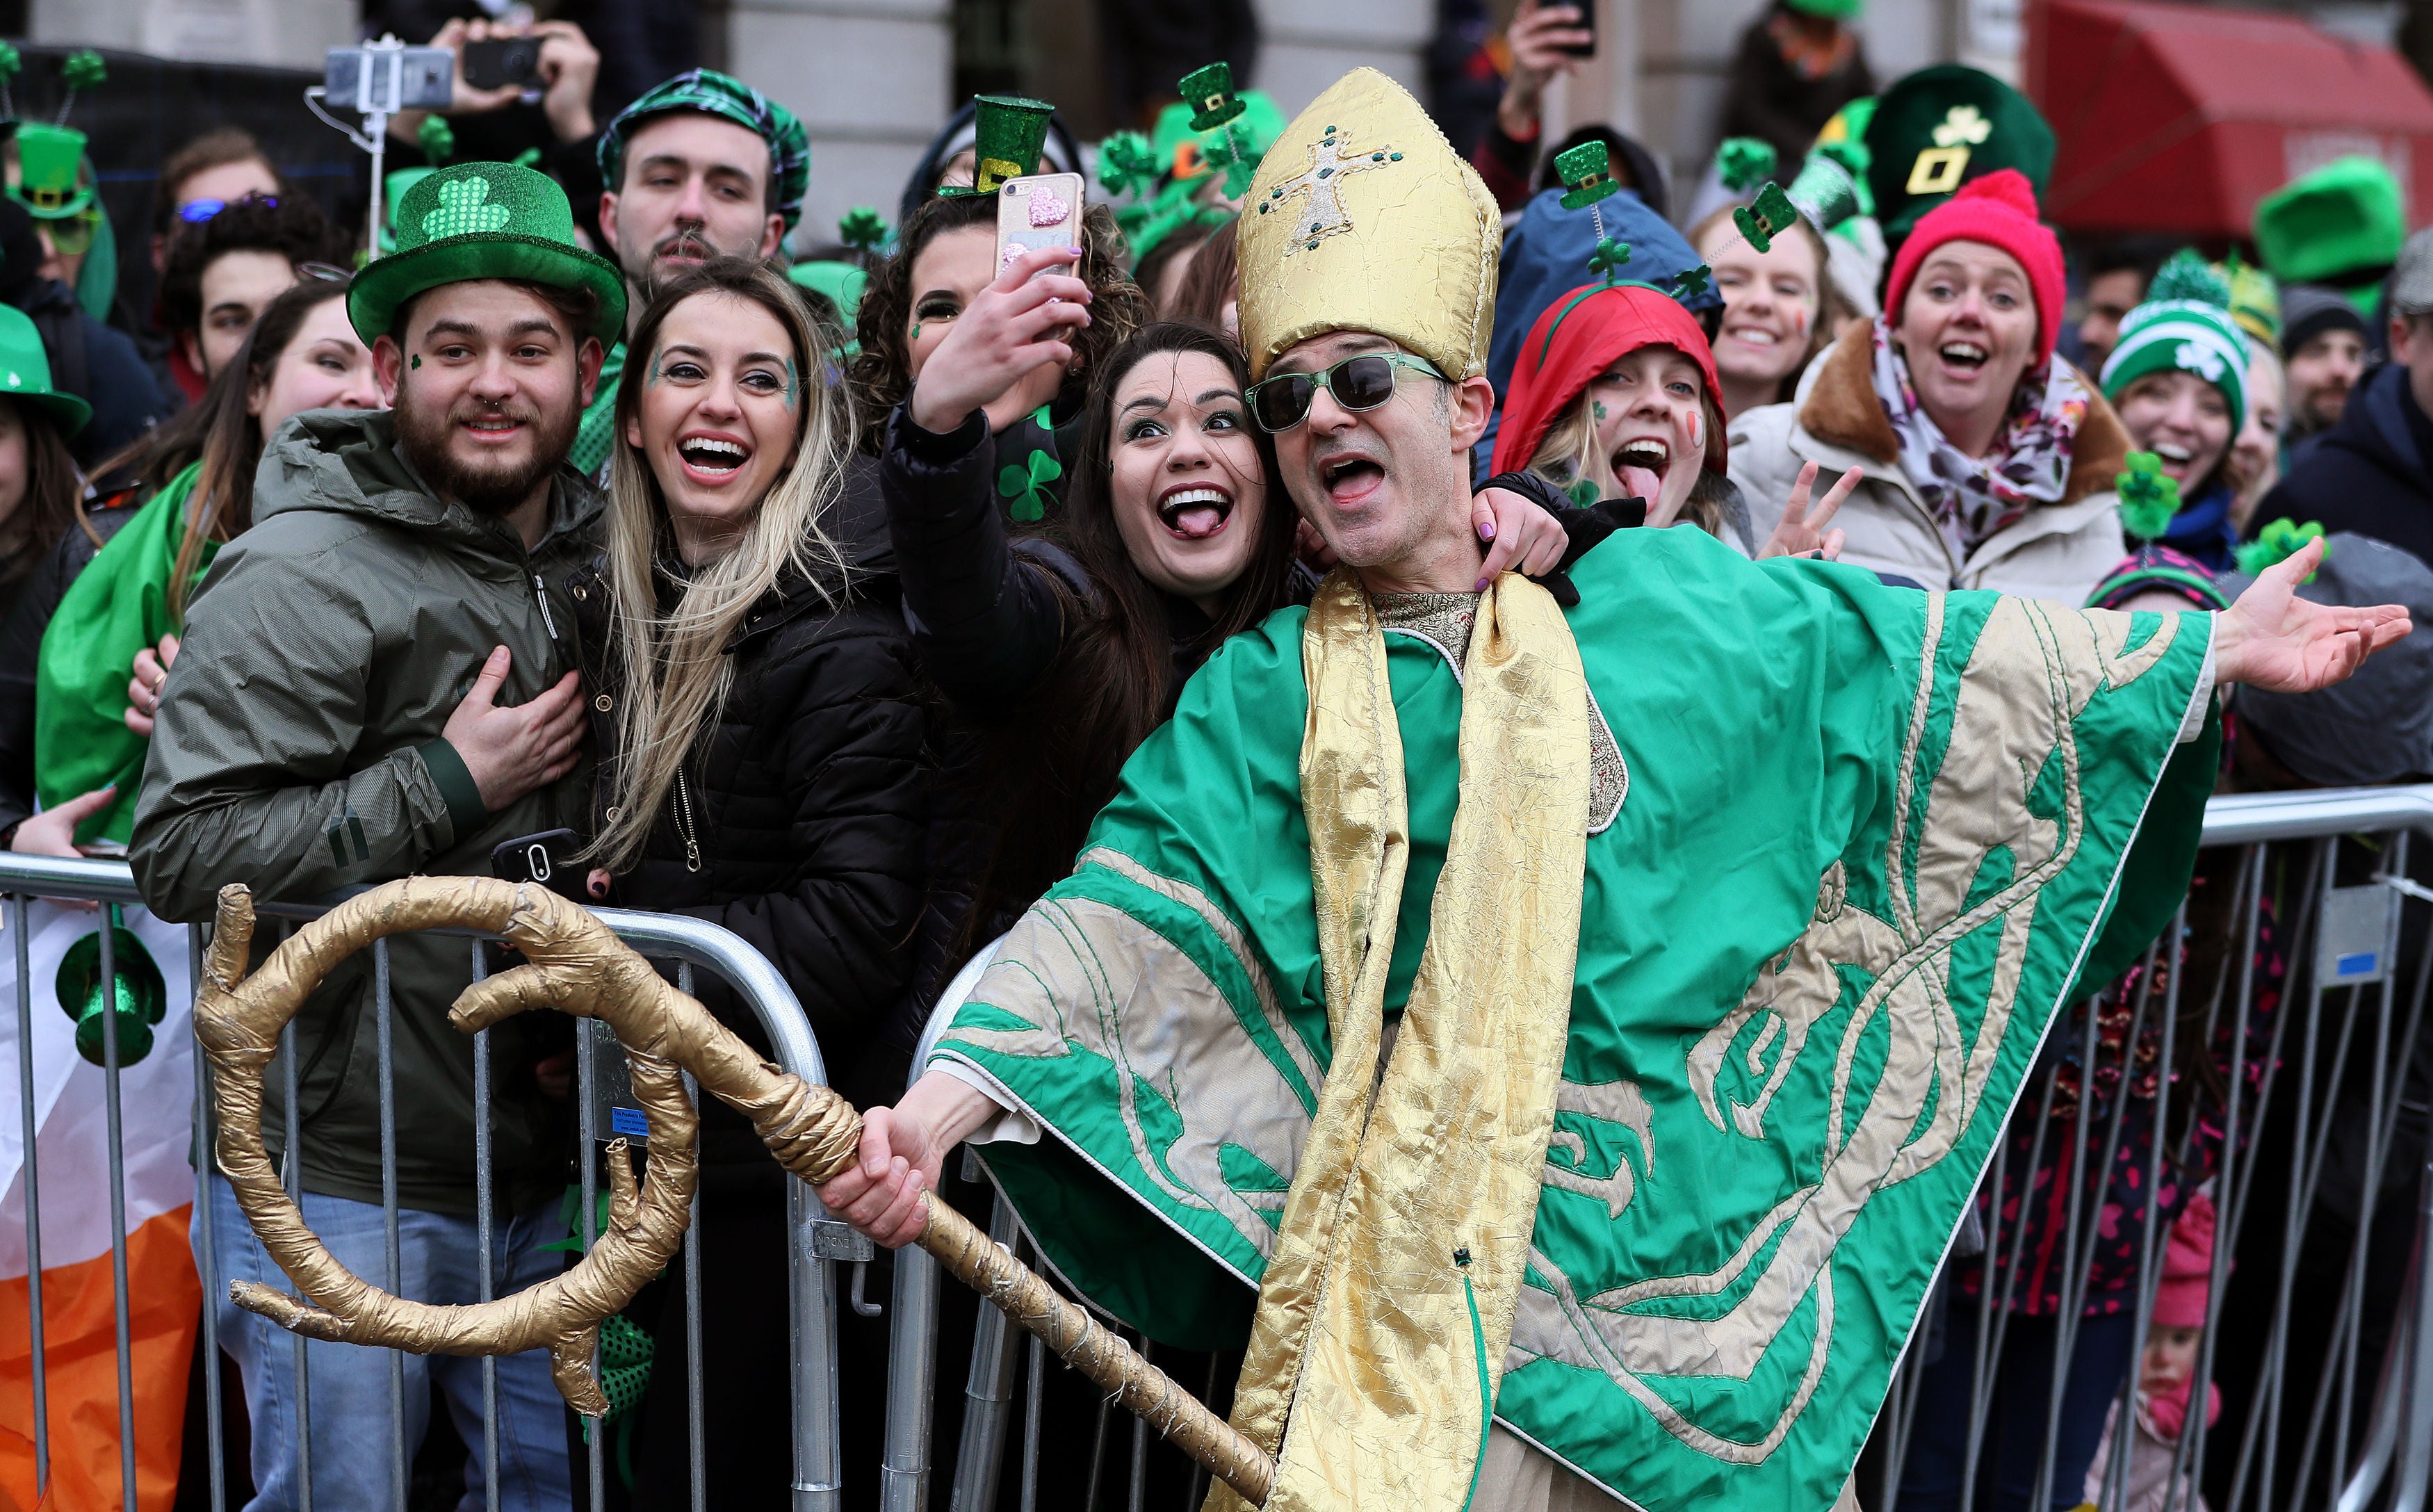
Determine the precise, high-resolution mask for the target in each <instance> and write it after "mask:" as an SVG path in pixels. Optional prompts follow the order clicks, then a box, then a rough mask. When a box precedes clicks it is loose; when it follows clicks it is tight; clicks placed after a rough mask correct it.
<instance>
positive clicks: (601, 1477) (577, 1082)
mask: <svg viewBox="0 0 2433 1512" xmlns="http://www.w3.org/2000/svg"><path fill="white" fill-rule="evenodd" d="M576 1033H577V1040H576V1044H577V1045H579V1046H581V1048H578V1049H577V1050H576V1052H575V1056H574V1106H575V1124H576V1133H577V1139H576V1143H577V1144H578V1145H579V1146H580V1147H581V1148H582V1150H583V1217H582V1219H581V1223H582V1227H581V1229H580V1231H579V1232H581V1233H582V1235H583V1252H584V1253H585V1254H589V1253H590V1252H591V1246H592V1244H593V1243H594V1242H595V1241H596V1240H597V1239H598V1238H599V1237H600V1232H599V1231H600V1144H599V1141H600V1120H599V1118H598V1116H597V1115H596V1114H595V1113H593V1111H592V1107H591V1102H592V1097H591V1054H590V1048H589V1047H590V1045H591V1026H590V1025H589V1024H580V1025H577V1026H576ZM591 1373H592V1376H593V1377H594V1379H597V1378H598V1376H599V1374H600V1345H599V1342H598V1340H597V1338H596V1337H595V1338H594V1340H593V1342H592V1346H591ZM607 1437H608V1419H605V1418H587V1419H584V1420H583V1453H584V1464H585V1465H586V1466H587V1470H588V1476H587V1478H588V1481H589V1484H590V1488H591V1494H590V1497H589V1501H590V1504H591V1512H607V1506H608V1486H607V1461H606V1459H605V1457H604V1453H603V1452H604V1450H605V1449H606V1448H607V1443H606V1440H607Z"/></svg>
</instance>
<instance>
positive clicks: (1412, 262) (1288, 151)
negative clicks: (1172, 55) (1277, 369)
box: [1238, 68, 1504, 379]
mask: <svg viewBox="0 0 2433 1512" xmlns="http://www.w3.org/2000/svg"><path fill="white" fill-rule="evenodd" d="M1503 240H1504V220H1503V214H1502V212H1500V211H1499V210H1498V209H1497V207H1496V203H1495V196H1494V195H1490V194H1489V193H1488V192H1487V186H1486V185H1485V184H1483V183H1481V182H1480V181H1479V178H1478V175H1477V174H1476V173H1474V172H1472V169H1471V166H1470V164H1469V163H1467V162H1465V161H1462V159H1461V155H1460V154H1459V153H1456V152H1455V151H1454V150H1453V148H1452V146H1451V145H1450V144H1447V143H1446V141H1445V139H1444V133H1443V132H1441V131H1438V129H1437V127H1436V123H1435V122H1433V121H1431V120H1429V119H1428V112H1427V111H1425V110H1421V108H1420V102H1419V101H1417V100H1415V99H1413V98H1411V96H1410V93H1408V92H1407V91H1405V90H1404V88H1403V86H1401V85H1400V84H1397V83H1395V82H1394V81H1393V80H1392V79H1390V78H1387V76H1385V75H1383V74H1381V73H1378V72H1377V71H1376V70H1375V69H1373V68H1355V69H1353V71H1352V72H1351V73H1349V74H1346V75H1344V76H1342V77H1341V78H1338V79H1336V81H1335V83H1334V85H1333V86H1332V87H1331V88H1329V89H1328V90H1327V92H1326V93H1323V94H1321V95H1319V97H1318V99H1317V100H1316V101H1315V102H1314V103H1313V104H1312V105H1311V106H1310V108H1309V109H1308V110H1303V111H1302V112H1301V115H1300V117H1299V118H1298V119H1296V120H1295V121H1294V122H1293V124H1292V125H1291V126H1289V127H1285V133H1284V135H1282V136H1280V137H1278V138H1276V143H1275V145H1274V146H1272V147H1270V148H1268V155H1267V158H1266V160H1265V161H1262V162H1261V163H1260V164H1259V172H1258V177H1257V178H1253V179H1251V197H1250V199H1249V200H1248V201H1247V202H1246V203H1245V205H1244V207H1243V211H1242V221H1241V237H1240V241H1239V243H1238V251H1239V254H1240V259H1241V267H1242V275H1241V277H1242V283H1241V291H1242V299H1241V322H1242V345H1243V347H1244V348H1246V349H1247V350H1248V351H1249V353H1250V358H1251V377H1252V378H1253V379H1256V378H1261V377H1264V376H1266V374H1267V370H1268V364H1269V363H1270V362H1273V361H1274V360H1275V358H1276V356H1277V354H1278V353H1280V352H1283V351H1285V349H1287V348H1291V347H1293V346H1295V345H1296V344H1298V343H1301V342H1303V341H1307V340H1308V339H1309V338H1310V337H1312V336H1319V335H1323V334H1325V333H1326V332H1327V331H1347V330H1348V331H1375V332H1376V333H1377V334H1379V335H1381V336H1385V337H1387V338H1388V339H1389V340H1392V341H1394V342H1397V343H1399V344H1400V345H1402V346H1403V347H1404V348H1408V349H1409V350H1411V351H1414V352H1417V353H1418V354H1419V355H1421V356H1422V357H1425V358H1426V359H1428V361H1430V362H1432V363H1434V364H1436V365H1437V366H1438V369H1439V370H1441V371H1442V372H1443V373H1444V374H1445V376H1447V377H1448V378H1454V379H1462V378H1469V377H1471V376H1472V375H1474V374H1478V373H1483V372H1485V371H1486V370H1487V343H1488V338H1489V335H1490V334H1492V332H1493V331H1494V328H1495V263H1496V256H1497V253H1498V250H1499V249H1500V248H1501V246H1502V245H1503Z"/></svg>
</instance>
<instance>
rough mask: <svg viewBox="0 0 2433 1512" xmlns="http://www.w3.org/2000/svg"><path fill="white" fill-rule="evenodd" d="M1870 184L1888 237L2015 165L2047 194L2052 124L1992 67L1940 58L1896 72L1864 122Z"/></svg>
mask: <svg viewBox="0 0 2433 1512" xmlns="http://www.w3.org/2000/svg"><path fill="white" fill-rule="evenodd" d="M1866 146H1867V187H1868V189H1869V190H1870V191H1871V192H1872V195H1873V198H1874V200H1875V204H1876V219H1877V220H1878V221H1879V222H1880V223H1881V225H1882V226H1883V229H1884V237H1885V239H1886V240H1887V241H1894V242H1897V241H1898V240H1900V238H1901V237H1902V236H1904V235H1906V234H1908V231H1909V229H1910V228H1911V227H1912V226H1914V225H1915V224H1916V223H1917V218H1918V217H1919V216H1920V215H1923V214H1925V213H1926V212H1928V211H1930V210H1932V209H1933V208H1934V207H1935V206H1937V205H1940V204H1942V203H1943V202H1944V201H1945V200H1947V199H1949V198H1950V197H1951V195H1952V192H1953V191H1954V190H1957V189H1958V188H1959V187H1960V186H1961V185H1962V184H1965V183H1966V182H1967V181H1968V180H1970V179H1971V178H1982V177H1983V176H1985V175H1986V174H1989V173H1992V172H1993V171H1994V170H1995V169H1997V168H2016V169H2017V170H2018V171H2019V172H2021V173H2023V174H2025V175H2026V176H2027V178H2028V182H2029V183H2030V184H2032V185H2033V186H2034V188H2035V191H2036V197H2037V198H2038V200H2039V201H2041V200H2042V199H2043V197H2044V192H2045V181H2046V179H2048V178H2050V177H2051V175H2052V161H2053V134H2052V127H2050V126H2048V125H2046V124H2045V118H2044V117H2043V116H2042V115H2040V114H2038V113H2037V112H2036V108H2035V107H2034V106H2033V105H2031V104H2029V103H2028V97H2027V96H2026V95H2024V94H2022V93H2019V92H2018V91H2017V90H2015V89H2013V88H2012V87H2011V86H2010V85H2008V84H2005V83H2003V82H2002V81H2001V80H2000V79H1999V78H1996V77H1995V76H1993V75H1991V74H1988V73H1985V72H1983V71H1982V70H1981V69H1975V68H1970V67H1968V66H1966V65H1965V64H1962V63H1938V64H1936V65H1935V66H1934V67H1932V68H1921V69H1919V70H1918V71H1917V72H1916V73H1914V74H1910V75H1906V76H1903V77H1901V78H1899V79H1897V80H1896V81H1895V82H1894V84H1893V86H1892V87H1891V88H1890V89H1888V90H1886V91H1884V92H1883V93H1881V94H1880V95H1878V96H1877V97H1876V109H1875V113H1874V114H1873V115H1871V116H1870V117H1868V120H1867V125H1866Z"/></svg>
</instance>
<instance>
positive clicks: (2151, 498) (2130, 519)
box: [2113, 451, 2180, 541]
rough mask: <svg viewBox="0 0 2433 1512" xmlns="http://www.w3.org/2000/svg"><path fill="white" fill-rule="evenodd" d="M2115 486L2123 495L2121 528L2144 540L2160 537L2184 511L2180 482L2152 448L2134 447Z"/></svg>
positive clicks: (2121, 495)
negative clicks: (2134, 449)
mask: <svg viewBox="0 0 2433 1512" xmlns="http://www.w3.org/2000/svg"><path fill="white" fill-rule="evenodd" d="M2113 487H2114V488H2115V489H2116V490H2117V491H2118V493H2119V495H2120V528H2121V529H2122V530H2124V531H2127V532H2128V533H2129V534H2130V535H2135V536H2136V537H2137V538H2138V539H2139V540H2142V541H2151V540H2158V539H2160V538H2161V537H2162V535H2163V533H2164V532H2165V531H2167V530H2169V529H2170V528H2171V517H2172V516H2174V515H2176V514H2178V513H2179V512H2180V483H2179V480H2178V479H2176V478H2173V477H2172V476H2170V475H2169V473H2166V472H2165V471H2164V470H2163V459H2162V458H2161V457H2160V456H2158V455H2156V454H2155V453H2154V452H2152V451H2132V452H2130V453H2129V466H2128V468H2127V470H2125V471H2123V472H2122V473H2121V474H2120V476H2119V477H2118V478H2117V479H2116V480H2114V483H2113Z"/></svg>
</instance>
